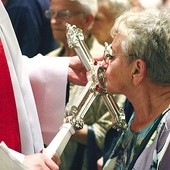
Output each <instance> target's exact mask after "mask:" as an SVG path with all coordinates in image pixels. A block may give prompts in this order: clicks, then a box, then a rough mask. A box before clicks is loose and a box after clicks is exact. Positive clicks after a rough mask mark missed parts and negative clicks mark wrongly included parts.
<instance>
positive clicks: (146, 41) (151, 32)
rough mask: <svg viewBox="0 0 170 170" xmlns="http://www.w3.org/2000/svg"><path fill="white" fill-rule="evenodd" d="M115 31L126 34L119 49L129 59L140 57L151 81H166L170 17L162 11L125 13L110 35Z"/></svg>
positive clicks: (169, 60)
mask: <svg viewBox="0 0 170 170" xmlns="http://www.w3.org/2000/svg"><path fill="white" fill-rule="evenodd" d="M117 33H120V34H122V35H124V36H125V37H126V38H125V40H123V41H122V43H121V48H122V50H123V52H124V53H125V55H126V56H127V57H128V60H129V62H132V61H134V60H135V59H138V58H140V59H142V60H144V61H145V62H146V65H147V76H148V77H149V78H150V79H151V80H152V81H153V82H155V83H160V84H170V16H168V15H167V13H166V12H165V11H164V12H163V11H159V10H144V11H141V12H133V11H130V12H126V13H124V14H123V15H121V16H120V17H119V18H117V20H116V23H115V25H114V27H113V28H112V30H111V35H112V36H113V37H114V36H115V34H117Z"/></svg>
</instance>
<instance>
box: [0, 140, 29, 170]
mask: <svg viewBox="0 0 170 170" xmlns="http://www.w3.org/2000/svg"><path fill="white" fill-rule="evenodd" d="M24 156H25V155H23V154H21V153H18V152H16V151H14V150H11V149H9V148H8V147H7V146H6V145H5V143H4V142H1V143H0V167H1V169H6V170H8V169H12V170H28V169H27V168H26V167H25V166H24V165H23V164H22V162H23V160H24Z"/></svg>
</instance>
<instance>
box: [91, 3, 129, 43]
mask: <svg viewBox="0 0 170 170" xmlns="http://www.w3.org/2000/svg"><path fill="white" fill-rule="evenodd" d="M130 7H131V6H130V3H129V0H107V1H106V0H98V12H97V15H96V17H95V20H94V24H93V27H92V33H93V35H94V36H95V37H96V38H97V40H98V41H99V43H100V44H102V45H104V43H105V42H108V43H111V42H112V37H111V36H110V30H111V28H112V26H113V24H114V23H115V20H116V18H117V17H118V16H120V15H121V14H122V13H123V12H125V11H127V10H129V9H130Z"/></svg>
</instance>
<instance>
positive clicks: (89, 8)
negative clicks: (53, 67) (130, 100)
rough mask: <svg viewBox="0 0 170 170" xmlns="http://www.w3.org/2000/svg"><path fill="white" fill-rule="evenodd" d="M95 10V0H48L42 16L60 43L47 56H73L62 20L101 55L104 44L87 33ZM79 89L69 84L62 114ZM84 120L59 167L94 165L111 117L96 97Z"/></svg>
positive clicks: (96, 8) (69, 143)
mask: <svg viewBox="0 0 170 170" xmlns="http://www.w3.org/2000/svg"><path fill="white" fill-rule="evenodd" d="M97 10H98V6H97V0H51V5H50V9H49V10H48V11H46V13H45V15H46V16H47V17H48V18H49V19H50V21H51V28H52V32H53V36H54V38H55V39H56V40H57V41H58V42H59V43H60V45H61V46H60V48H58V49H56V50H54V51H52V52H51V53H49V55H50V56H56V57H58V56H59V57H63V56H70V57H73V56H75V55H77V54H76V52H75V51H74V49H71V48H69V47H68V43H67V37H66V23H69V24H71V25H76V27H77V28H80V29H81V30H82V31H83V34H84V40H85V43H86V45H87V47H88V49H89V51H90V53H91V55H92V56H94V57H95V56H102V54H103V50H104V46H102V45H100V44H99V43H98V42H97V40H96V39H95V38H94V36H93V35H92V33H91V29H92V27H93V22H94V17H95V15H96V13H97ZM83 88H84V87H80V86H76V85H75V84H73V83H70V86H69V101H68V103H67V105H66V112H65V116H68V110H69V107H71V106H72V105H74V104H75V103H76V102H77V101H78V100H79V96H80V95H81V92H82V90H83ZM120 103H121V102H120ZM121 104H122V103H121ZM84 123H85V124H84V126H83V129H81V130H78V131H76V133H75V134H74V135H73V136H72V138H71V139H70V141H69V142H68V144H67V146H66V148H65V149H64V151H63V154H62V155H61V165H60V169H61V170H71V169H89V170H91V169H96V168H97V167H96V161H97V159H98V158H99V157H100V156H101V153H102V149H103V146H104V139H105V134H106V132H107V131H108V129H109V128H110V127H111V126H112V122H111V117H110V115H109V113H108V112H107V108H106V106H105V104H104V102H103V100H102V99H101V98H100V97H99V96H98V97H97V98H96V99H95V101H94V102H93V104H92V105H91V106H90V108H89V110H88V112H87V113H86V116H85V118H84ZM47 144H48V143H47Z"/></svg>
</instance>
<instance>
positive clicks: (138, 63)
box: [103, 10, 170, 170]
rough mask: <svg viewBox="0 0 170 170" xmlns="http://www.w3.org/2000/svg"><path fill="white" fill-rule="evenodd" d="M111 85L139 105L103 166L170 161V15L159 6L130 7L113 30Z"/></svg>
mask: <svg viewBox="0 0 170 170" xmlns="http://www.w3.org/2000/svg"><path fill="white" fill-rule="evenodd" d="M111 35H112V38H113V41H112V44H111V48H112V53H111V54H107V55H106V56H105V64H104V67H105V68H106V72H105V75H106V78H107V82H106V84H107V91H108V92H109V93H110V94H115V93H122V94H124V95H126V96H127V98H128V99H129V100H130V102H131V103H132V104H133V107H134V114H133V116H132V117H131V120H130V122H129V125H128V128H127V130H125V131H124V133H123V134H122V136H121V137H120V139H119V140H118V142H117V143H116V144H115V147H114V149H113V150H112V153H111V155H110V158H109V159H108V160H107V162H106V163H105V165H104V167H103V169H104V170H110V169H114V170H117V169H119V170H120V169H121V170H124V169H129V170H131V169H138V170H148V169H168V168H169V167H170V161H168V159H169V157H170V144H169V142H170V133H169V132H170V46H169V42H170V18H169V16H168V15H167V14H166V13H164V12H160V11H157V10H150V11H149V10H148V11H141V12H126V13H124V14H123V15H122V16H120V17H119V18H118V19H117V20H116V23H115V25H114V27H113V28H112V30H111Z"/></svg>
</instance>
